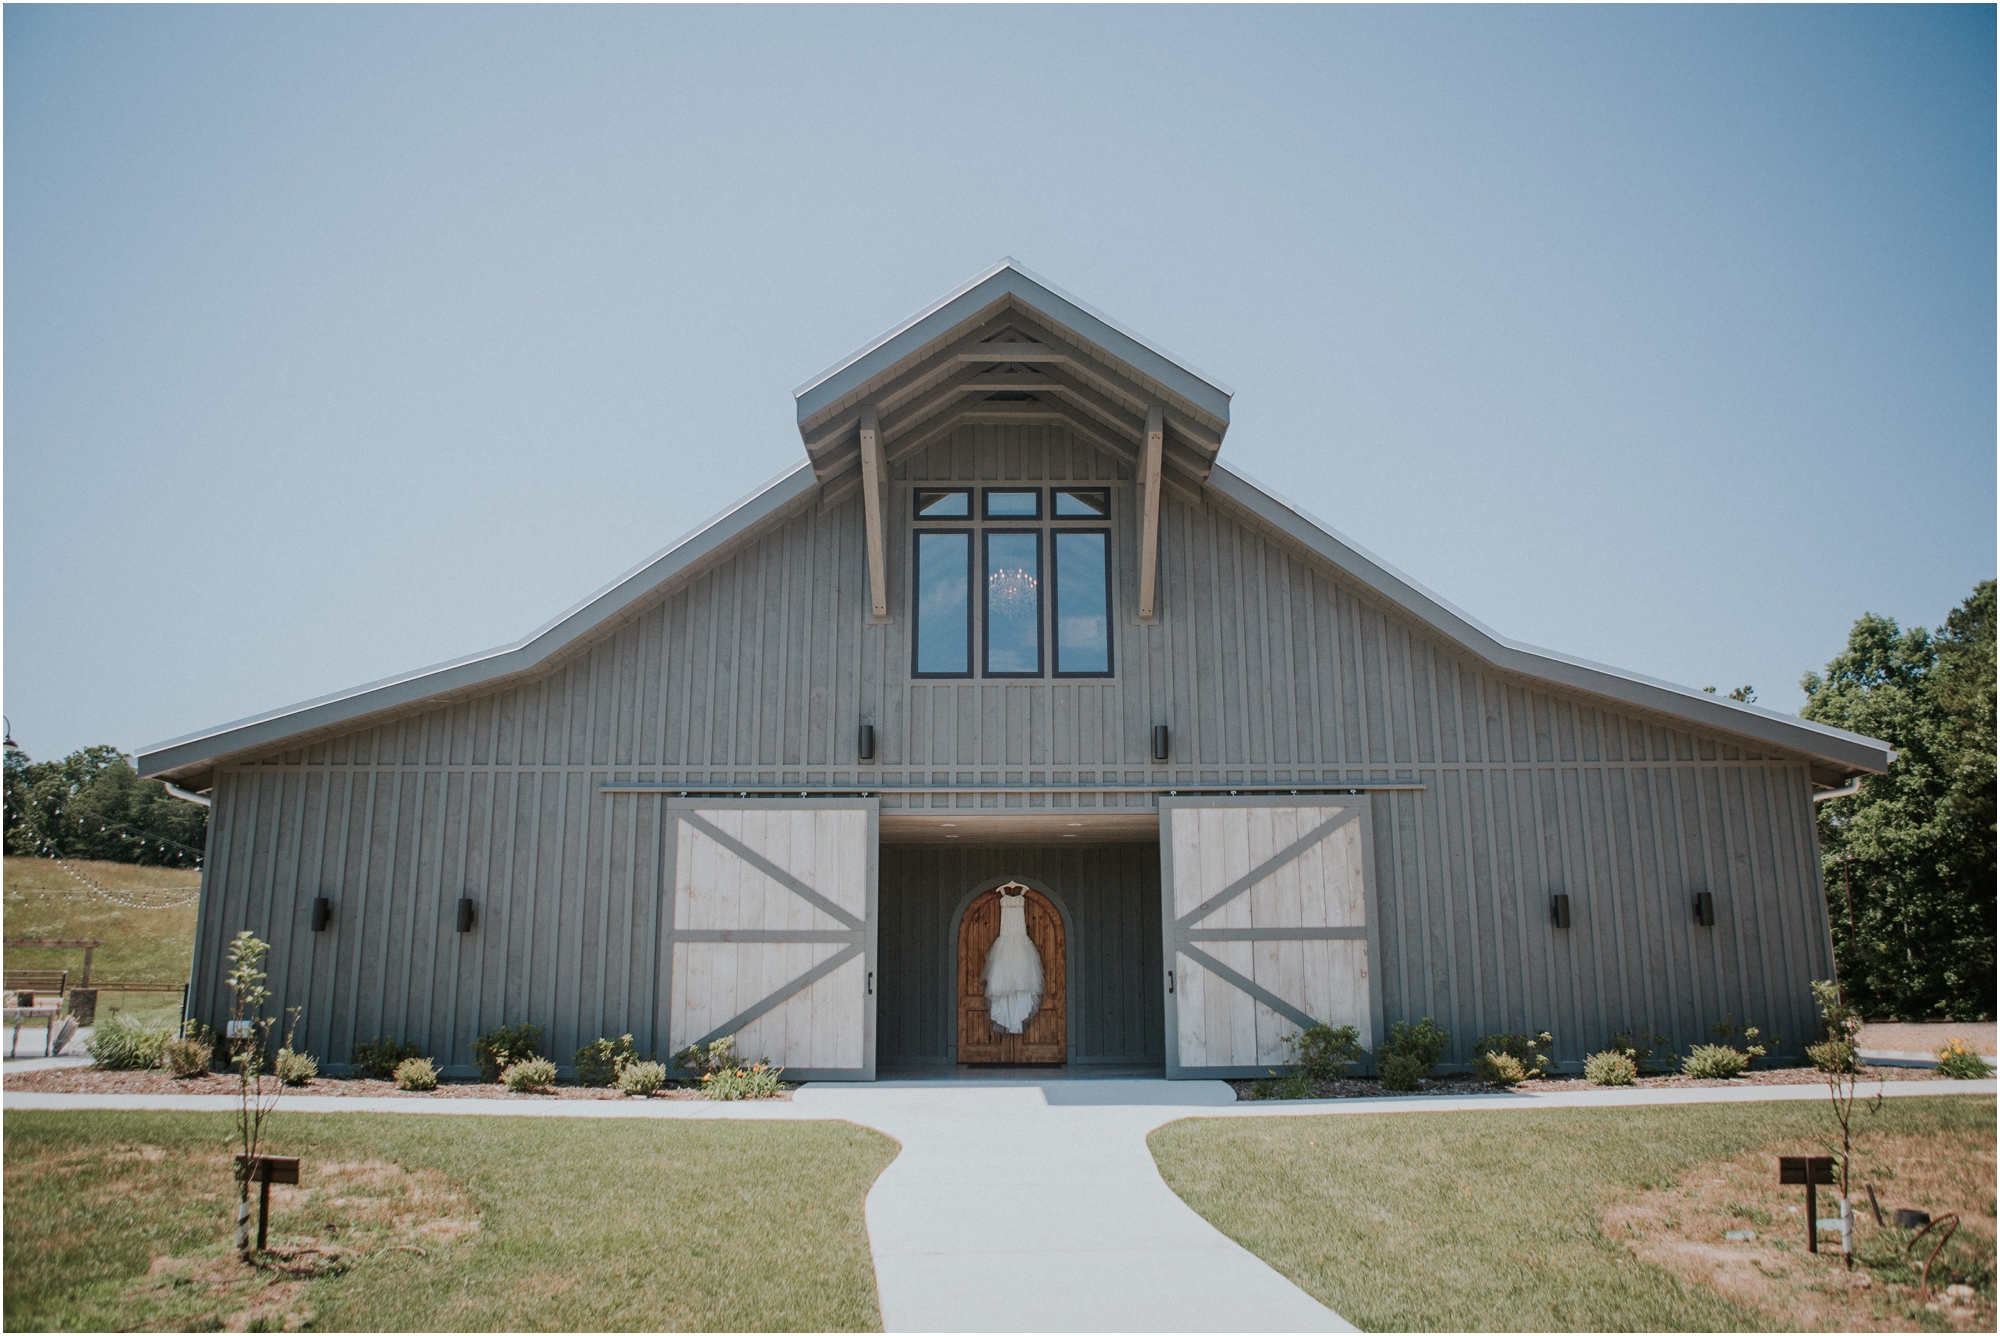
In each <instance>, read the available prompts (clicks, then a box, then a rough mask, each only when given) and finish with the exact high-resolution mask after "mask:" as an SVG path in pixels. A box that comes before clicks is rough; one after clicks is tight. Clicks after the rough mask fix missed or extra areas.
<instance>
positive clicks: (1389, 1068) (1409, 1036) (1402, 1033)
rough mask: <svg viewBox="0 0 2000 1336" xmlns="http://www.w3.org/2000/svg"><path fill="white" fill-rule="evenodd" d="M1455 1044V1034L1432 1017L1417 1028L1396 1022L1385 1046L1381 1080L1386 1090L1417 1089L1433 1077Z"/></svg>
mask: <svg viewBox="0 0 2000 1336" xmlns="http://www.w3.org/2000/svg"><path fill="white" fill-rule="evenodd" d="M1449 1043H1451V1031H1449V1030H1446V1029H1444V1028H1442V1027H1440V1026H1439V1025H1438V1023H1437V1022H1436V1021H1434V1020H1432V1019H1431V1018H1430V1017H1429V1016H1426V1017H1424V1018H1423V1019H1422V1020H1420V1021H1418V1022H1417V1023H1416V1024H1415V1025H1412V1024H1410V1023H1409V1022H1408V1021H1392V1022H1391V1023H1390V1025H1389V1038H1388V1040H1387V1041H1386V1042H1385V1043H1384V1044H1383V1045H1382V1058H1381V1078H1382V1086H1383V1088H1384V1089H1386V1090H1415V1089H1416V1088H1417V1083H1418V1082H1419V1081H1422V1080H1423V1079H1424V1078H1425V1077H1427V1076H1429V1075H1430V1074H1431V1068H1433V1067H1435V1066H1437V1060H1438V1059H1439V1058H1441V1057H1443V1056H1444V1050H1445V1046H1446V1045H1447V1044H1449Z"/></svg>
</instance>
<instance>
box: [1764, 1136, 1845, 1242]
mask: <svg viewBox="0 0 2000 1336" xmlns="http://www.w3.org/2000/svg"><path fill="white" fill-rule="evenodd" d="M1778 1183H1779V1185H1780V1186H1784V1185H1787V1184H1792V1183H1803V1184H1805V1185H1806V1251H1807V1252H1818V1251H1819V1185H1820V1184H1822V1183H1824V1184H1826V1185H1827V1186H1829V1187H1831V1186H1832V1185H1833V1157H1832V1156H1831V1155H1780V1156H1779V1157H1778ZM1844 1214H1845V1207H1844V1205H1843V1215H1844ZM1842 1237H1843V1239H1846V1238H1851V1237H1853V1236H1852V1235H1851V1234H1850V1233H1848V1232H1847V1231H1845V1230H1843V1231H1842Z"/></svg>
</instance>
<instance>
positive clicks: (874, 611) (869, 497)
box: [861, 405, 889, 622]
mask: <svg viewBox="0 0 2000 1336" xmlns="http://www.w3.org/2000/svg"><path fill="white" fill-rule="evenodd" d="M886 473H887V469H886V468H884V466H883V463H882V425H881V423H880V422H878V421H877V420H876V417H875V409H874V407H873V405H870V406H869V407H867V408H864V409H862V410H861V502H862V509H863V511H864V512H865V514H866V516H867V525H868V615H869V616H870V617H872V618H873V619H874V620H876V621H878V622H886V621H888V620H889V568H888V537H887V533H886V529H887V521H888V517H887V516H886V515H885V514H884V513H883V512H884V510H885V509H886V503H885V498H884V497H883V495H882V483H883V480H884V475H885V474H886Z"/></svg>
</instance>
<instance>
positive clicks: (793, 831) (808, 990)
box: [665, 798, 877, 1081]
mask: <svg viewBox="0 0 2000 1336" xmlns="http://www.w3.org/2000/svg"><path fill="white" fill-rule="evenodd" d="M876 815H877V802H876V800H875V799H873V798H825V799H803V798H799V799H720V798H715V799H711V798H670V799H668V800H667V817H668V822H667V835H668V838H667V841H666V856H667V859H668V867H667V869H666V871H667V876H666V885H667V886H668V887H669V888H671V893H672V896H673V902H672V912H671V916H670V917H669V919H668V929H667V940H668V942H669V943H670V945H671V948H672V949H671V950H670V951H669V952H667V955H666V961H665V967H666V969H667V971H668V978H667V979H666V981H665V982H666V993H667V997H668V1003H667V1006H668V1012H667V1033H668V1035H669V1037H670V1039H671V1043H672V1050H671V1051H673V1052H679V1051H680V1050H681V1049H682V1048H684V1047H686V1046H687V1045H689V1044H704V1045H705V1044H708V1043H709V1042H711V1041H712V1040H715V1039H719V1038H722V1037H723V1036H725V1035H734V1036H735V1037H736V1052H737V1054H738V1055H739V1056H740V1057H741V1058H742V1059H743V1060H744V1061H745V1062H755V1061H756V1060H758V1059H759V1058H769V1059H770V1060H771V1061H772V1062H774V1063H778V1064H781V1065H782V1066H783V1067H784V1068H785V1069H786V1075H787V1076H789V1077H793V1078H797V1079H801V1080H807V1079H810V1080H821V1081H825V1080H849V1081H872V1080H874V1079H875V927H876V909H875V905H876V894H875V875H876V868H875V848H876Z"/></svg>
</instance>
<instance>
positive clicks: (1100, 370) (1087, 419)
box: [793, 257, 1231, 482]
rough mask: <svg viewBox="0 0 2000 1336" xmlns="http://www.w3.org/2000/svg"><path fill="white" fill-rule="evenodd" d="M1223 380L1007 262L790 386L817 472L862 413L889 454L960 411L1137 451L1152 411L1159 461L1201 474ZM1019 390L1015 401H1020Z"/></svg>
mask: <svg viewBox="0 0 2000 1336" xmlns="http://www.w3.org/2000/svg"><path fill="white" fill-rule="evenodd" d="M1230 395H1231V391H1230V389H1229V388H1228V387H1227V386H1225V385H1223V384H1222V383H1221V382H1220V381H1218V380H1216V379H1215V378H1214V377H1212V376H1209V375H1207V374H1205V373H1203V372H1201V371H1198V370H1196V369H1195V368H1194V367H1192V366H1191V365H1189V364H1188V363H1187V362H1184V361H1182V360H1181V359H1179V358H1177V357H1175V356H1173V355H1172V354H1171V353H1168V352H1167V351H1166V350H1164V349H1162V348H1161V347H1159V346H1158V345H1157V344H1154V343H1152V342H1150V341H1148V340H1147V339H1144V338H1142V337H1140V336H1139V335H1137V334H1135V333H1133V332H1132V331H1131V330H1129V329H1126V328H1125V327H1124V326H1122V325H1120V324H1119V323H1118V322H1117V321H1115V320H1113V319H1111V318H1110V317H1109V316H1107V315H1105V314H1104V313H1103V312H1101V311H1098V310H1097V309H1095V308H1094V307H1092V306H1090V305H1088V304H1086V303H1084V302H1082V301H1080V300H1078V299H1077V298H1075V297H1072V296H1070V295H1069V294H1068V293H1066V292H1063V291H1062V290H1061V289H1060V288H1057V287H1056V286H1054V285H1053V284H1051V283H1049V282H1048V281H1047V280H1045V279H1043V278H1041V277H1039V276H1038V275H1035V274H1032V273H1030V272H1029V271H1028V270H1027V269H1025V268H1023V267H1022V266H1021V265H1020V264H1019V262H1017V261H1015V260H1014V259H1012V258H1011V257H1010V258H1006V259H1003V260H1001V261H1000V262H999V263H998V264H995V265H993V266H992V267H990V268H988V269H986V270H984V271H982V272H981V273H978V274H976V275H974V276H973V277H972V278H971V279H970V280H968V281H967V282H965V283H963V284H961V285H960V286H958V287H957V288H954V289H953V290H952V291H950V292H948V293H946V294H945V295H944V296H942V297H940V298H938V300H936V301H934V302H932V303H931V304H930V305H929V306H926V307H924V308H923V309H922V310H920V311H918V312H917V313H916V314H914V315H912V316H910V317H909V318H908V319H906V320H904V321H903V322H902V323H900V324H898V325H896V326H895V327H894V328H892V329H890V330H888V331H887V332H886V333H884V334H882V335H881V336H880V337H879V338H876V339H874V340H873V341H871V342H869V343H867V344H865V345H864V346H862V347H861V348H859V349H857V350H856V351H855V352H853V353H851V354H849V355H848V356H847V357H845V358H843V359H842V360H841V361H839V362H837V363H835V364H834V365H833V366H832V367H830V368H828V369H827V370H826V371H824V372H822V373H821V374H820V375H818V376H815V377H814V378H813V379H812V380H810V381H808V382H806V383H805V384H804V385H801V386H800V387H799V388H798V389H797V390H796V391H794V392H793V397H794V399H796V400H797V404H798V423H799V435H800V437H801V439H802V440H803V441H804V443H805V447H806V453H807V454H808V455H809V456H810V457H811V459H812V462H813V469H814V472H815V473H816V474H817V475H818V476H819V478H820V479H821V481H822V482H825V481H829V480H831V479H832V478H834V477H836V476H838V475H839V474H842V473H845V472H847V471H848V470H849V469H851V468H852V467H854V465H855V464H856V463H857V462H858V453H857V451H858V439H859V438H858V433H859V431H860V425H861V419H862V415H863V413H864V412H865V411H866V410H869V409H872V410H873V411H874V412H875V413H876V414H877V415H878V417H879V419H880V421H881V424H882V437H881V440H882V444H883V446H884V447H885V448H886V449H888V450H889V452H890V455H891V459H892V461H893V458H894V457H896V456H897V455H899V454H901V453H906V452H908V451H910V450H914V449H917V448H919V447H920V445H921V444H922V443H923V442H925V441H928V440H931V439H935V438H936V436H937V434H938V433H941V432H946V431H949V430H950V429H951V428H952V427H953V426H954V425H956V424H958V423H961V422H966V421H986V420H993V421H1001V422H1006V421H1018V422H1020V423H1022V424H1028V423H1033V422H1061V423H1067V424H1068V425H1069V426H1070V427H1071V428H1072V429H1073V430H1075V431H1076V432H1077V433H1078V434H1079V435H1080V436H1081V437H1083V438H1084V439H1086V440H1091V441H1094V442H1095V443H1097V444H1099V445H1101V446H1103V447H1104V448H1107V449H1109V450H1110V451H1111V452H1112V453H1113V454H1119V455H1124V456H1127V457H1129V458H1136V453H1137V449H1138V446H1139V444H1140V440H1141V434H1142V433H1143V432H1144V430H1145V426H1146V422H1147V420H1148V414H1149V413H1151V412H1153V411H1154V410H1158V412H1159V413H1160V415H1161V419H1162V421H1163V422H1164V427H1165V431H1166V433H1167V448H1168V459H1167V462H1168V464H1169V465H1172V466H1176V467H1178V468H1180V469H1181V470H1182V471H1183V472H1186V473H1188V474H1189V475H1191V476H1193V477H1195V478H1197V479H1199V478H1205V477H1206V476H1207V474H1208V470H1209V468H1210V467H1211V466H1212V465H1213V464H1214V460H1215V455H1216V452H1217V451H1218V450H1220V449H1221V446H1222V438H1223V435H1224V434H1225V433H1226V432H1227V431H1228V430H1229V400H1230ZM1024 401H1025V402H1024Z"/></svg>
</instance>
